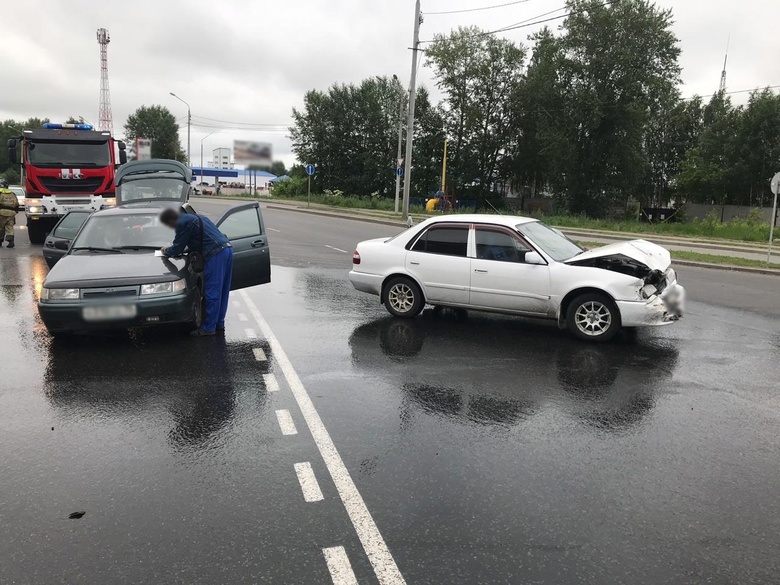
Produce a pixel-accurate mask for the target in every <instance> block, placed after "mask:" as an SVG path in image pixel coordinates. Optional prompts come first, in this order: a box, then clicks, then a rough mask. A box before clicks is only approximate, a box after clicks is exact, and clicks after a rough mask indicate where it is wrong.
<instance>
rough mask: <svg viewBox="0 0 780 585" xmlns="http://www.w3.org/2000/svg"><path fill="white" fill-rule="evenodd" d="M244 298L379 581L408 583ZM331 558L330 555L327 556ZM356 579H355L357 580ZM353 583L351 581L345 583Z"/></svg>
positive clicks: (283, 357) (299, 385)
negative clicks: (269, 347) (288, 386)
mask: <svg viewBox="0 0 780 585" xmlns="http://www.w3.org/2000/svg"><path fill="white" fill-rule="evenodd" d="M241 296H242V297H243V299H244V302H245V303H246V306H247V307H248V308H249V311H250V312H251V313H252V316H253V317H254V318H255V321H257V324H258V326H259V327H260V331H262V333H263V336H264V337H265V338H266V340H267V341H268V343H269V345H270V346H271V351H272V352H273V356H274V359H275V360H276V363H277V364H278V365H279V367H280V368H281V370H282V372H283V373H284V377H285V379H286V380H287V383H288V384H289V385H290V390H291V391H292V393H293V396H294V397H295V401H296V402H297V403H298V408H300V409H301V414H303V418H304V420H305V421H306V425H307V426H308V427H309V431H311V434H312V438H313V439H314V442H315V443H316V445H317V448H318V449H319V451H320V455H322V459H323V460H324V461H325V465H326V467H327V468H328V471H329V472H330V476H331V478H332V479H333V483H334V484H335V485H336V490H337V491H338V493H339V497H340V498H341V501H342V502H343V503H344V508H345V509H346V511H347V514H348V515H349V519H350V520H351V521H352V525H353V526H354V527H355V532H356V533H357V535H358V538H359V539H360V542H361V544H362V545H363V549H364V550H365V551H366V556H368V559H369V561H371V565H372V566H373V567H374V572H375V573H376V576H377V579H378V580H379V582H380V583H381V584H382V585H401V584H405V583H406V581H405V580H404V578H403V575H401V571H399V569H398V565H396V564H395V559H393V555H392V554H390V550H389V549H388V548H387V544H386V543H385V540H384V538H382V535H381V534H380V532H379V528H377V525H376V523H375V522H374V519H373V518H372V517H371V512H369V511H368V508H367V507H366V503H365V502H364V501H363V497H362V496H361V495H360V492H359V491H358V489H357V486H356V485H355V482H354V481H353V480H352V477H351V476H350V475H349V471H348V470H347V466H346V465H344V461H343V460H342V459H341V455H339V452H338V450H337V449H336V445H335V444H334V443H333V439H331V437H330V434H328V430H327V429H326V428H325V425H324V424H323V422H322V419H321V418H320V415H319V413H318V412H317V409H316V408H315V407H314V403H313V402H312V401H311V398H310V397H309V393H308V392H307V391H306V388H305V386H304V385H303V382H301V379H300V378H299V377H298V374H297V372H296V371H295V368H294V367H293V365H292V363H291V362H290V360H289V358H288V357H287V354H286V353H285V352H284V349H282V346H281V344H280V343H279V340H278V339H276V336H275V335H274V332H273V331H271V328H270V327H269V326H268V323H266V321H265V319H264V318H263V316H262V314H260V311H259V310H258V308H257V306H255V304H254V302H252V299H251V298H250V297H249V294H247V292H246V291H244V290H242V291H241ZM326 558H327V553H326ZM353 578H354V577H353ZM345 583H349V581H345Z"/></svg>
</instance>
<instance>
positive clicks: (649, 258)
mask: <svg viewBox="0 0 780 585" xmlns="http://www.w3.org/2000/svg"><path fill="white" fill-rule="evenodd" d="M621 256H622V257H627V258H630V259H631V260H633V261H634V262H637V263H638V264H642V265H644V266H646V267H647V268H649V269H650V270H660V271H661V272H663V271H665V270H666V269H667V268H669V266H671V264H672V257H671V255H670V254H669V250H667V249H666V248H662V247H661V246H659V245H658V244H653V243H652V242H648V241H647V240H631V241H630V242H618V243H616V244H609V245H607V246H601V247H600V248H594V249H593V250H588V251H587V252H583V253H582V254H579V255H578V256H575V257H574V258H570V259H569V260H567V261H566V264H573V265H575V266H580V265H593V261H594V260H598V259H610V258H616V259H617V258H620V257H621Z"/></svg>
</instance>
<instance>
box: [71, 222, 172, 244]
mask: <svg viewBox="0 0 780 585" xmlns="http://www.w3.org/2000/svg"><path fill="white" fill-rule="evenodd" d="M172 238H173V232H172V231H171V230H170V229H169V228H167V227H166V226H164V225H163V224H161V223H160V221H159V220H158V218H157V214H147V213H145V214H133V215H111V216H95V217H91V218H89V219H88V220H87V222H86V223H85V224H84V228H83V229H82V230H81V232H80V233H79V235H78V237H77V238H76V240H75V241H74V242H73V248H74V249H75V248H106V249H113V248H120V249H131V248H132V247H134V246H138V247H143V248H146V247H149V249H150V250H151V249H156V248H162V247H163V246H170V244H171V240H172Z"/></svg>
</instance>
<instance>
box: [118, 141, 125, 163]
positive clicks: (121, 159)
mask: <svg viewBox="0 0 780 585" xmlns="http://www.w3.org/2000/svg"><path fill="white" fill-rule="evenodd" d="M117 146H118V147H119V164H120V165H123V164H125V163H126V162H127V146H125V143H124V142H122V141H121V140H120V141H119V142H118V143H117Z"/></svg>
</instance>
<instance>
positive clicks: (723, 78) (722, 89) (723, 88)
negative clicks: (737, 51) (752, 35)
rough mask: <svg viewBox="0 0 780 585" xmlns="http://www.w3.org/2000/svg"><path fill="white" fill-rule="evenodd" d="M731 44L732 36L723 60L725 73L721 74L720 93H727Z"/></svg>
mask: <svg viewBox="0 0 780 585" xmlns="http://www.w3.org/2000/svg"><path fill="white" fill-rule="evenodd" d="M730 44H731V35H729V40H728V41H726V58H725V59H723V72H722V73H721V74H720V87H719V88H718V93H726V65H727V64H728V62H729V45H730Z"/></svg>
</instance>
